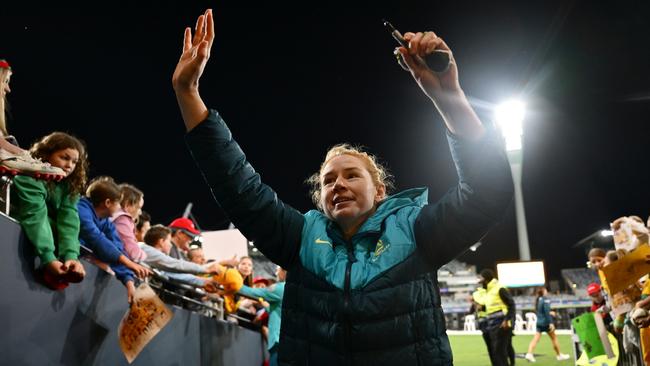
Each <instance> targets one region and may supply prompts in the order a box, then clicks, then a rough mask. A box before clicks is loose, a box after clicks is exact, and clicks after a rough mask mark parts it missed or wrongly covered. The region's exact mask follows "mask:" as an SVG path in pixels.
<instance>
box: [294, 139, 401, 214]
mask: <svg viewBox="0 0 650 366" xmlns="http://www.w3.org/2000/svg"><path fill="white" fill-rule="evenodd" d="M341 155H350V156H354V157H356V158H358V159H359V160H361V161H362V162H363V164H364V165H365V167H366V170H367V171H368V173H370V177H371V178H372V182H373V183H374V184H375V186H377V187H379V186H382V185H383V186H384V187H386V195H388V194H389V192H390V191H392V189H393V188H394V184H393V176H392V175H391V174H390V172H389V171H388V169H386V167H384V166H383V165H382V164H380V163H379V162H378V159H377V157H376V156H374V155H372V154H369V153H367V152H365V151H364V149H363V147H361V146H352V145H350V144H345V143H344V144H338V145H335V146H332V147H331V148H330V149H329V150H328V151H327V154H326V155H325V160H323V163H322V164H321V165H320V169H319V170H318V172H316V173H314V174H312V175H311V176H310V177H309V178H308V179H307V181H306V182H307V184H309V185H310V186H311V189H310V192H309V193H310V196H311V200H312V202H314V205H316V207H318V208H319V209H320V210H322V209H323V207H322V205H321V189H322V188H323V184H322V180H321V175H322V174H323V168H324V167H325V165H327V163H329V162H330V160H332V159H334V158H335V157H337V156H341Z"/></svg>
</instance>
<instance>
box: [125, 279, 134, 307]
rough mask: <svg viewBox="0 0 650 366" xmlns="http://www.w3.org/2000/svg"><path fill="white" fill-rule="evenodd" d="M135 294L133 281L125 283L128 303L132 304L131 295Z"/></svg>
mask: <svg viewBox="0 0 650 366" xmlns="http://www.w3.org/2000/svg"><path fill="white" fill-rule="evenodd" d="M134 296H135V285H134V284H133V281H129V282H127V283H126V301H128V302H129V305H131V304H133V297H134Z"/></svg>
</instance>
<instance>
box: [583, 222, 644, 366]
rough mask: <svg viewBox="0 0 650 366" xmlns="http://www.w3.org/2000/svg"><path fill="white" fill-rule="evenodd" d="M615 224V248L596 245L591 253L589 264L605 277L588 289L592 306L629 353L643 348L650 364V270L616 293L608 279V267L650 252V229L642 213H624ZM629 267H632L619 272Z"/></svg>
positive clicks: (642, 351) (613, 224)
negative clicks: (649, 238) (629, 256)
mask: <svg viewBox="0 0 650 366" xmlns="http://www.w3.org/2000/svg"><path fill="white" fill-rule="evenodd" d="M649 223H650V221H649ZM611 228H612V233H613V239H614V246H615V249H614V250H608V251H606V250H605V249H602V248H592V249H591V250H590V251H589V253H588V259H589V261H588V266H589V267H590V268H592V269H593V270H595V271H597V272H598V273H599V277H600V279H601V281H599V282H600V283H599V282H594V283H591V284H590V285H589V286H588V287H587V293H588V295H589V296H590V297H591V299H592V302H593V305H592V307H591V310H592V311H593V312H596V313H597V314H599V315H600V317H602V319H603V322H604V324H605V326H606V327H607V329H608V330H609V331H611V332H614V333H615V334H618V335H619V338H620V339H621V340H622V343H623V347H624V350H625V351H626V352H627V353H638V351H641V354H642V357H643V362H644V363H645V364H646V365H647V364H650V328H648V327H649V326H650V316H649V315H648V310H650V281H649V280H648V274H646V275H644V276H642V277H641V278H638V279H637V278H630V279H631V281H630V285H629V286H628V287H627V288H626V289H625V290H623V291H620V292H616V293H612V291H610V289H609V286H608V282H607V274H606V272H607V271H606V268H607V267H608V266H610V265H612V264H613V263H614V262H616V261H618V260H621V259H622V258H623V257H625V256H627V255H629V254H630V253H632V252H635V251H646V252H647V251H648V249H649V248H648V236H649V233H650V230H649V229H648V225H647V224H646V223H644V222H643V220H642V219H641V218H640V217H638V216H624V217H620V218H618V219H616V220H614V221H613V222H612V224H611ZM643 260H646V258H643V259H642V261H643ZM635 265H639V264H638V263H637V264H635ZM628 270H630V268H626V269H625V270H623V271H619V272H621V273H622V272H628ZM610 273H611V272H610ZM630 273H631V272H630ZM610 280H613V279H611V278H610Z"/></svg>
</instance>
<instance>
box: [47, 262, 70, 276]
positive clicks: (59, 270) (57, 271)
mask: <svg viewBox="0 0 650 366" xmlns="http://www.w3.org/2000/svg"><path fill="white" fill-rule="evenodd" d="M45 270H46V271H48V272H50V274H52V275H54V276H63V275H65V273H66V268H65V267H64V265H63V263H62V262H61V261H57V260H55V261H52V262H50V263H48V264H46V265H45Z"/></svg>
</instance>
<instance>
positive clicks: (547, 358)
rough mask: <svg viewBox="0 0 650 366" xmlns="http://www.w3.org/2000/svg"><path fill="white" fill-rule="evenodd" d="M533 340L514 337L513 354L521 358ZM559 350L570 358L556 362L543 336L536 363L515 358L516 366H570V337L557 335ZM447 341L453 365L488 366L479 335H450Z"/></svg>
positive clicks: (547, 339) (483, 345)
mask: <svg viewBox="0 0 650 366" xmlns="http://www.w3.org/2000/svg"><path fill="white" fill-rule="evenodd" d="M531 339H533V336H532V335H516V336H514V337H513V338H512V345H513V347H514V348H515V353H517V354H519V355H520V356H521V357H523V355H524V354H525V353H526V351H527V350H528V343H530V340H531ZM558 340H559V342H560V350H561V351H562V353H567V354H569V355H571V358H570V359H568V360H566V361H557V360H556V359H555V352H554V351H553V347H552V346H551V339H550V338H549V337H548V335H546V334H543V335H542V339H540V341H539V343H538V344H537V347H536V348H535V358H536V359H537V362H535V363H534V364H532V363H529V362H528V361H526V359H524V358H517V360H516V362H515V363H516V364H518V365H526V364H530V365H531V366H532V365H540V366H547V365H572V364H573V352H572V349H573V348H572V345H571V336H568V335H559V336H558ZM449 341H450V342H451V350H452V351H453V354H454V365H458V366H489V365H490V358H489V357H488V354H487V349H486V348H485V343H484V342H483V338H482V337H481V336H480V335H450V336H449Z"/></svg>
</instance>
